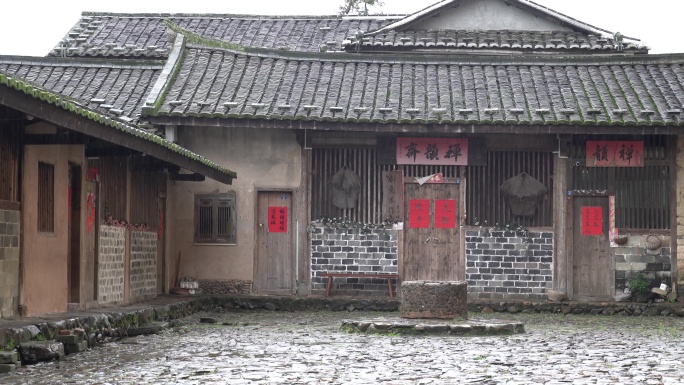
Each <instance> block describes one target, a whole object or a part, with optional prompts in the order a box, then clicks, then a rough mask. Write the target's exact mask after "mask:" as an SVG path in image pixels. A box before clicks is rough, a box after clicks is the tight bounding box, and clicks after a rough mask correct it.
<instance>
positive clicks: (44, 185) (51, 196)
mask: <svg viewBox="0 0 684 385" xmlns="http://www.w3.org/2000/svg"><path fill="white" fill-rule="evenodd" d="M38 232H40V233H54V232H55V165H53V164H49V163H43V162H38Z"/></svg>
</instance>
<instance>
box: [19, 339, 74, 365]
mask: <svg viewBox="0 0 684 385" xmlns="http://www.w3.org/2000/svg"><path fill="white" fill-rule="evenodd" d="M19 354H20V355H21V361H22V362H25V363H36V362H40V361H50V360H52V359H58V360H59V359H62V358H63V357H64V344H62V343H61V342H55V341H29V342H22V343H21V345H19Z"/></svg>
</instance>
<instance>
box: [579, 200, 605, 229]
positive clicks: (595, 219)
mask: <svg viewBox="0 0 684 385" xmlns="http://www.w3.org/2000/svg"><path fill="white" fill-rule="evenodd" d="M582 235H603V207H601V206H584V207H582Z"/></svg>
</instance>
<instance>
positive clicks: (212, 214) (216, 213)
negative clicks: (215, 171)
mask: <svg viewBox="0 0 684 385" xmlns="http://www.w3.org/2000/svg"><path fill="white" fill-rule="evenodd" d="M236 219H237V213H236V211H235V192H234V191H232V192H229V193H224V194H196V195H195V242H196V243H227V244H235V243H237V240H236V230H237V229H236Z"/></svg>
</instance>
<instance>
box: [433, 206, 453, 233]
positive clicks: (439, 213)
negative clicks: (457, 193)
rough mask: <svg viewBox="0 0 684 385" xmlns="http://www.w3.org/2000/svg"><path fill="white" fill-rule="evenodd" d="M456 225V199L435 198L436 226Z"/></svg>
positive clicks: (445, 227) (437, 227)
mask: <svg viewBox="0 0 684 385" xmlns="http://www.w3.org/2000/svg"><path fill="white" fill-rule="evenodd" d="M454 227H456V200H455V199H435V228H436V229H453V228H454Z"/></svg>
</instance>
